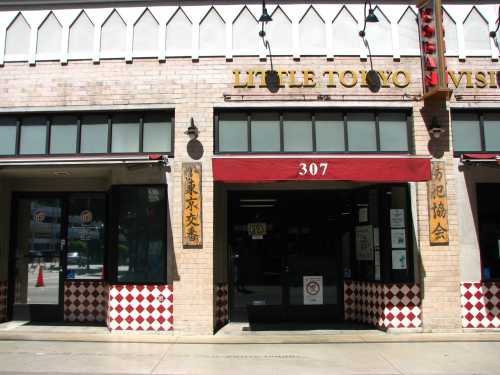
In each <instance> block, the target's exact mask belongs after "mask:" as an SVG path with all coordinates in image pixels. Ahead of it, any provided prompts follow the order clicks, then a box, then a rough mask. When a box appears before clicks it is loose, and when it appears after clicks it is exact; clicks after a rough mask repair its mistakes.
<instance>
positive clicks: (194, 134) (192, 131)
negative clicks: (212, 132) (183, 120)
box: [184, 117, 199, 140]
mask: <svg viewBox="0 0 500 375" xmlns="http://www.w3.org/2000/svg"><path fill="white" fill-rule="evenodd" d="M198 133H199V132H198V128H197V127H196V125H195V124H194V120H193V118H192V117H191V125H189V128H187V130H186V131H185V132H184V134H187V135H188V136H189V139H191V140H195V139H196V138H198Z"/></svg>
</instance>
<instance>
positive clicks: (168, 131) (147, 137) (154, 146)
mask: <svg viewBox="0 0 500 375" xmlns="http://www.w3.org/2000/svg"><path fill="white" fill-rule="evenodd" d="M143 142H144V145H143V151H144V152H170V151H172V122H171V119H170V116H166V115H165V113H147V114H145V115H144V140H143Z"/></svg>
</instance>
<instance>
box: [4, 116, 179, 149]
mask: <svg viewBox="0 0 500 375" xmlns="http://www.w3.org/2000/svg"><path fill="white" fill-rule="evenodd" d="M172 120H173V119H172V114H171V113H169V112H166V111H148V112H138V111H128V112H120V113H114V114H113V113H95V112H93V113H84V114H75V113H69V114H47V115H46V116H45V115H44V116H22V115H17V116H16V115H9V116H5V117H4V116H0V137H1V138H0V139H2V143H1V144H0V156H7V155H44V154H47V153H49V154H59V155H60V154H106V153H108V152H113V153H146V152H147V153H171V152H172V149H173V147H172V142H173V139H172V122H173V121H172ZM18 124H19V125H18ZM110 127H111V128H110ZM18 138H19V141H18ZM110 138H111V139H110Z"/></svg>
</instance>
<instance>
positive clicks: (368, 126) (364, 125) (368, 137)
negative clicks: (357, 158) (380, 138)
mask: <svg viewBox="0 0 500 375" xmlns="http://www.w3.org/2000/svg"><path fill="white" fill-rule="evenodd" d="M347 139H348V140H349V150H350V151H376V150H377V138H376V133H375V116H373V114H371V113H348V114H347Z"/></svg>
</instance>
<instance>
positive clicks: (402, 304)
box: [379, 284, 422, 328]
mask: <svg viewBox="0 0 500 375" xmlns="http://www.w3.org/2000/svg"><path fill="white" fill-rule="evenodd" d="M420 302H421V298H420V286H419V285H417V284H385V285H384V312H383V316H382V318H383V320H382V321H379V325H381V326H382V327H384V328H417V327H420V326H421V325H422V310H421V308H420Z"/></svg>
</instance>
